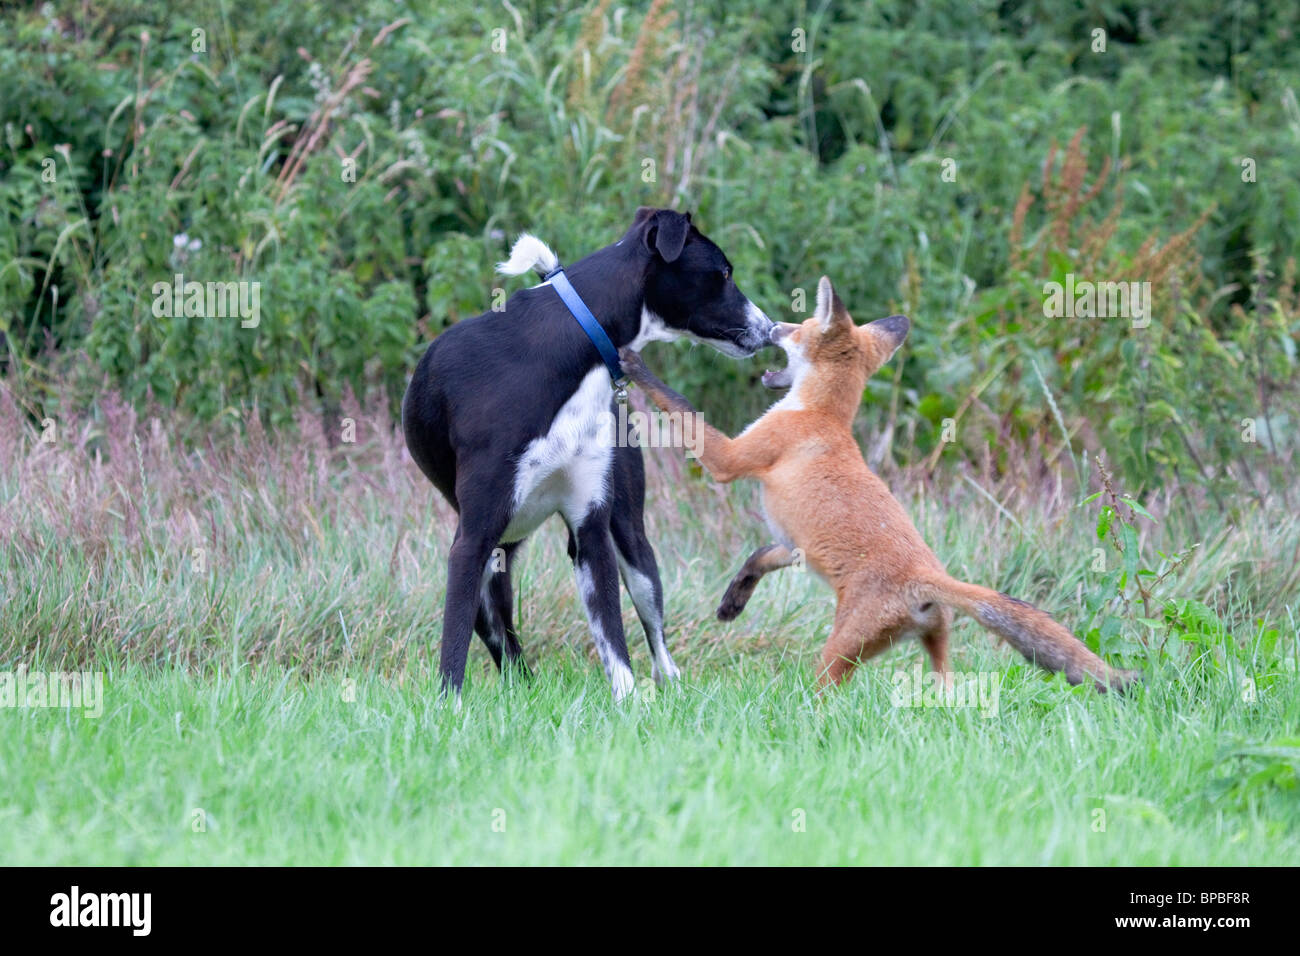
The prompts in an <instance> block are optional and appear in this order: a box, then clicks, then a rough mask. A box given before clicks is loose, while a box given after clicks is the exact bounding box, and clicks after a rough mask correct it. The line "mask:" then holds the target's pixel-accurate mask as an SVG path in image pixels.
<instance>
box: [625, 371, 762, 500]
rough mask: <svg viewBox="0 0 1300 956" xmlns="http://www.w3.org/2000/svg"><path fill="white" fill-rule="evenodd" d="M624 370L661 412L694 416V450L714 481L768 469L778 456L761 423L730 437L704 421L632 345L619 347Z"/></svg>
mask: <svg viewBox="0 0 1300 956" xmlns="http://www.w3.org/2000/svg"><path fill="white" fill-rule="evenodd" d="M618 357H619V359H620V361H621V362H622V363H623V373H624V374H625V375H627V377H628V378H630V379H631V380H632V381H634V382H636V384H637V385H639V386H641V390H642V391H644V392H645V393H646V395H647V396H648V397H649V399H650V401H652V402H653V403H654V404H655V405H656V406H657V407H658V408H659V409H660V411H665V412H671V413H675V414H679V415H682V416H687V415H690V416H692V418H693V421H692V424H691V427H690V428H688V429H687V431H688V432H689V433H690V434H692V435H694V437H695V441H696V447H695V448H694V450H695V452H696V453H697V454H698V455H699V459H700V464H702V465H703V466H704V467H705V468H707V469H708V470H709V474H711V475H712V476H713V479H714V480H715V481H721V482H724V483H725V482H728V481H735V480H736V479H737V478H744V477H746V476H749V475H753V474H754V473H755V472H757V471H759V470H761V469H763V468H767V467H768V466H769V465H771V464H772V462H773V461H774V460H775V459H776V449H777V448H779V447H780V445H779V444H778V443H775V442H772V441H770V440H769V438H770V436H768V435H766V434H765V433H764V431H763V429H761V428H760V427H759V426H755V427H754V428H751V429H750V430H749V431H748V432H746V433H745V434H744V435H743V436H741V437H740V438H734V439H733V438H728V437H727V436H726V435H724V434H722V432H720V431H718V430H717V429H716V428H714V427H713V426H712V425H710V424H709V423H708V422H706V421H705V420H704V417H703V416H702V415H700V413H699V412H697V411H696V410H695V409H694V407H693V406H692V405H691V403H690V402H688V401H687V400H686V399H684V398H682V396H680V395H678V394H677V393H676V392H674V391H673V390H672V389H671V388H669V387H668V386H667V385H665V384H664V383H663V382H661V381H659V379H658V378H657V377H655V374H654V372H652V371H650V369H648V368H646V365H645V362H643V361H642V360H641V354H640V353H639V352H634V351H632V350H631V349H629V348H623V349H620V350H619V353H618Z"/></svg>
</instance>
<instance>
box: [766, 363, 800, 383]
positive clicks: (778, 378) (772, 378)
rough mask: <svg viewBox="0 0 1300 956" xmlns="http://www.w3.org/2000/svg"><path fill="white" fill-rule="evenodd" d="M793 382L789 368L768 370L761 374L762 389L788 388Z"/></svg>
mask: <svg viewBox="0 0 1300 956" xmlns="http://www.w3.org/2000/svg"><path fill="white" fill-rule="evenodd" d="M793 382H794V379H793V377H792V376H791V375H790V369H789V367H786V368H770V369H768V370H767V371H766V372H764V373H763V387H764V388H789V387H790V386H791V385H792V384H793Z"/></svg>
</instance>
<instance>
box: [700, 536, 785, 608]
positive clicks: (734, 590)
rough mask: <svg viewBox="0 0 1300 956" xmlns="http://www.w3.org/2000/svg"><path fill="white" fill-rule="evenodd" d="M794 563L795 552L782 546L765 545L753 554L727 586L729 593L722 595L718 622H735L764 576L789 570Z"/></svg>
mask: <svg viewBox="0 0 1300 956" xmlns="http://www.w3.org/2000/svg"><path fill="white" fill-rule="evenodd" d="M794 562H795V554H794V552H793V551H791V550H790V549H789V548H787V547H785V546H784V545H780V544H769V545H765V546H764V547H761V548H759V549H758V550H757V551H755V552H754V553H753V554H751V555H750V556H749V558H748V559H747V560H746V561H745V564H744V566H743V567H741V569H740V570H739V571H737V572H736V576H735V577H734V578H732V579H731V583H730V584H729V585H727V593H726V594H724V595H722V603H721V604H719V605H718V620H719V621H734V620H735V619H736V618H738V617H740V612H741V611H743V610H744V609H745V605H746V604H748V603H749V599H750V598H751V597H752V596H753V594H754V588H756V587H757V586H758V582H759V581H761V580H762V579H763V575H765V574H770V573H772V572H773V571H779V570H780V569H781V568H788V567H789V566H790V565H792V564H794Z"/></svg>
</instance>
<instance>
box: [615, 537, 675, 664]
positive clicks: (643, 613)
mask: <svg viewBox="0 0 1300 956" xmlns="http://www.w3.org/2000/svg"><path fill="white" fill-rule="evenodd" d="M610 532H611V535H612V536H613V538H614V548H615V550H616V552H617V554H618V569H619V571H620V572H621V573H622V575H623V584H624V586H625V587H626V588H627V593H628V594H630V595H631V596H632V604H633V606H634V607H636V614H637V617H639V618H640V619H641V626H642V627H643V628H645V639H646V643H648V644H649V645H650V656H651V660H652V663H651V665H650V668H651V673H652V674H653V675H654V679H655V683H656V684H660V685H662V684H663V683H664V681H670V680H676V679H677V678H678V677H680V676H681V671H679V670H678V669H677V665H676V664H675V663H673V658H672V655H671V654H669V653H668V644H667V642H666V641H665V640H664V590H663V584H662V583H661V582H660V580H659V564H658V562H657V561H656V560H655V552H654V548H652V547H651V546H650V541H649V540H648V539H647V538H646V536H645V528H644V527H643V526H642V524H641V516H640V515H639V514H638V515H635V516H630V515H622V516H617V515H616V516H615V517H614V518H613V519H612V520H611V522H610Z"/></svg>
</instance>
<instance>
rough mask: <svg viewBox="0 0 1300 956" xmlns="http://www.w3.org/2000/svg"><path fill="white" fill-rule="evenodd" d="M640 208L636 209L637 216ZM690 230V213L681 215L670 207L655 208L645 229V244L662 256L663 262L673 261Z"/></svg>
mask: <svg viewBox="0 0 1300 956" xmlns="http://www.w3.org/2000/svg"><path fill="white" fill-rule="evenodd" d="M642 208H644V207H642ZM640 214H641V210H640V209H638V210H637V216H638V217H639V216H640ZM690 231H691V214H690V213H686V214H685V215H683V214H682V213H680V212H675V211H674V210H672V209H660V210H657V211H656V212H655V214H654V216H653V217H652V218H651V219H650V224H649V227H648V228H647V229H646V231H645V246H646V248H647V249H649V250H650V251H651V252H657V253H659V255H661V256H663V260H664V262H673V261H675V260H676V259H677V257H678V256H680V255H681V254H682V247H683V246H685V245H686V235H687V233H689V232H690Z"/></svg>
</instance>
